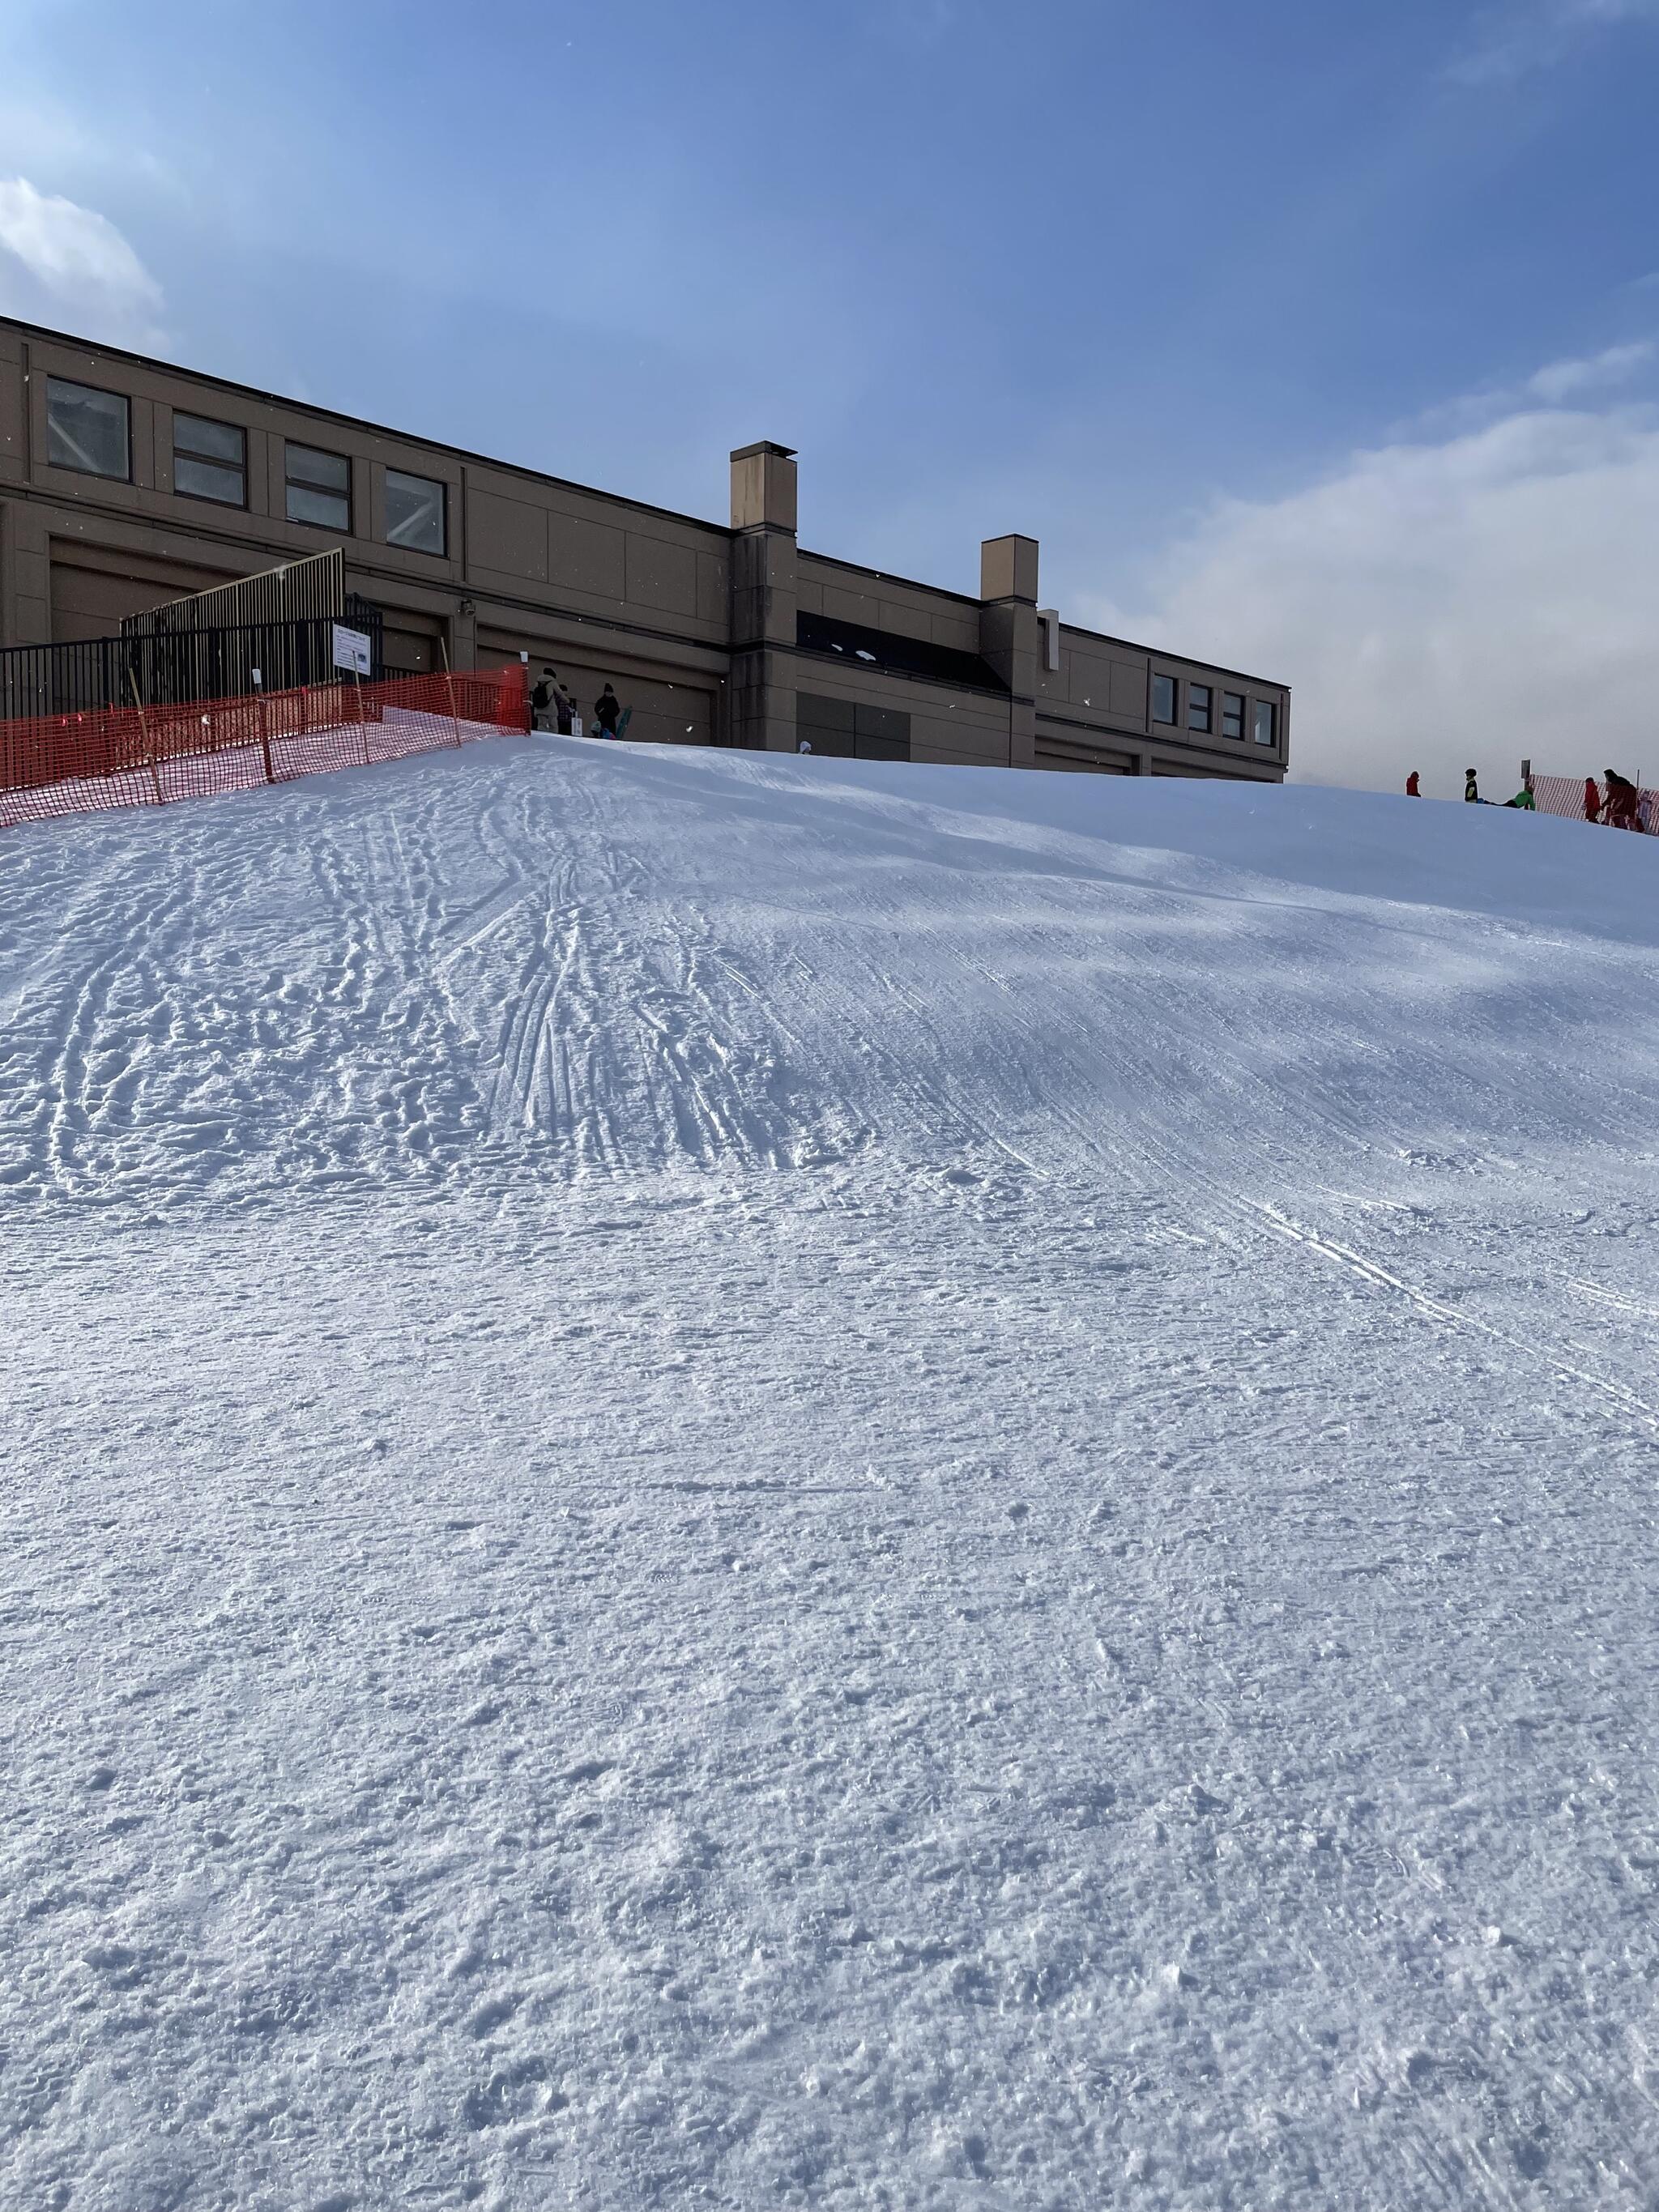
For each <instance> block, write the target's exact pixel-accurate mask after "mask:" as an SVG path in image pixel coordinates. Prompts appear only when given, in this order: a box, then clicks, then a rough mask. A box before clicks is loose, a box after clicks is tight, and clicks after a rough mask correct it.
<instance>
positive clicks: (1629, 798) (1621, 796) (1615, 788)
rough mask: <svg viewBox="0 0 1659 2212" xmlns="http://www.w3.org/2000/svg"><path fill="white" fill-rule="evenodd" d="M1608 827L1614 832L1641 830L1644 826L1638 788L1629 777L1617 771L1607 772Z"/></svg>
mask: <svg viewBox="0 0 1659 2212" xmlns="http://www.w3.org/2000/svg"><path fill="white" fill-rule="evenodd" d="M1606 782H1607V826H1608V828H1609V829H1640V828H1641V826H1642V819H1641V811H1640V808H1641V801H1640V799H1639V798H1638V794H1637V789H1636V786H1635V785H1634V784H1633V783H1632V781H1631V780H1630V778H1629V777H1628V776H1627V775H1620V774H1619V772H1618V770H1617V769H1611V768H1610V769H1608V770H1607V777H1606Z"/></svg>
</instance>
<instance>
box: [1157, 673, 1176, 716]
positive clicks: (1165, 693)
mask: <svg viewBox="0 0 1659 2212" xmlns="http://www.w3.org/2000/svg"><path fill="white" fill-rule="evenodd" d="M1175 719H1176V680H1175V678H1174V677H1173V676H1154V677H1153V678H1152V720H1154V721H1155V722H1173V721H1174V720H1175Z"/></svg>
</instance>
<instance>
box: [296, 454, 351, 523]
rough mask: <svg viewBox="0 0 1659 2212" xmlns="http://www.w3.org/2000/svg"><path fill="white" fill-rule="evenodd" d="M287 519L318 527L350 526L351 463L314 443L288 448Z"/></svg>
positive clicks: (342, 456)
mask: <svg viewBox="0 0 1659 2212" xmlns="http://www.w3.org/2000/svg"><path fill="white" fill-rule="evenodd" d="M288 519H289V521H290V522H314V523H315V524H316V525H317V526H318V528H319V530H339V531H343V532H347V533H349V532H350V529H351V464H350V462H349V460H347V459H345V457H344V455H343V454H342V453H318V452H317V451H316V450H315V448H314V447H311V446H290V447H289V448H288Z"/></svg>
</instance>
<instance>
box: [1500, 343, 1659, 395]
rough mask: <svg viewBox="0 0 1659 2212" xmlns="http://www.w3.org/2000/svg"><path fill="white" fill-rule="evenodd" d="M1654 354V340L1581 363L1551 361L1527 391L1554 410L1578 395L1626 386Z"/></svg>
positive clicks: (1531, 379) (1620, 347)
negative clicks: (1620, 385) (1544, 401)
mask: <svg viewBox="0 0 1659 2212" xmlns="http://www.w3.org/2000/svg"><path fill="white" fill-rule="evenodd" d="M1654 352H1655V346H1654V342H1653V340H1652V339H1651V338H1640V339H1638V340H1637V341H1636V343H1634V344H1632V345H1616V346H1609V347H1608V348H1607V350H1606V351H1605V352H1604V353H1596V354H1590V355H1589V356H1586V357H1585V358H1584V359H1583V360H1582V361H1553V362H1550V363H1549V364H1548V365H1547V367H1546V368H1541V369H1540V370H1539V371H1538V373H1537V374H1536V375H1535V376H1531V377H1528V380H1527V385H1526V389H1527V392H1528V394H1529V396H1530V397H1531V398H1534V399H1542V400H1546V401H1547V402H1548V404H1550V405H1551V406H1552V407H1556V406H1559V404H1561V402H1562V401H1563V400H1564V399H1574V398H1577V397H1578V396H1579V395H1580V394H1581V393H1583V392H1596V391H1601V390H1603V389H1605V388H1606V387H1607V386H1609V385H1614V384H1624V383H1627V382H1628V381H1629V380H1630V379H1631V378H1632V377H1633V376H1635V375H1636V374H1638V371H1640V370H1642V369H1644V368H1646V367H1647V365H1648V363H1649V362H1650V361H1651V360H1652V359H1653V356H1654Z"/></svg>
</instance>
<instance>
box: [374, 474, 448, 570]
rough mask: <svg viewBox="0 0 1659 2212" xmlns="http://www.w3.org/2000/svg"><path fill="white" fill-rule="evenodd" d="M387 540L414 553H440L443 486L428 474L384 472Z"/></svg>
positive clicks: (444, 546)
mask: <svg viewBox="0 0 1659 2212" xmlns="http://www.w3.org/2000/svg"><path fill="white" fill-rule="evenodd" d="M386 544H388V545H407V546H408V547H409V548H410V551H411V552H415V553H440V554H441V553H443V552H444V551H445V550H447V547H446V544H445V537H444V488H443V486H442V485H441V483H433V482H432V480H431V479H430V477H406V476H405V475H404V472H403V471H402V470H401V469H388V470H387V471H386Z"/></svg>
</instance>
